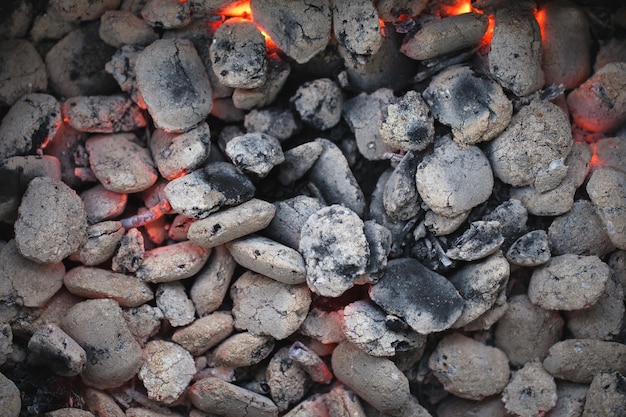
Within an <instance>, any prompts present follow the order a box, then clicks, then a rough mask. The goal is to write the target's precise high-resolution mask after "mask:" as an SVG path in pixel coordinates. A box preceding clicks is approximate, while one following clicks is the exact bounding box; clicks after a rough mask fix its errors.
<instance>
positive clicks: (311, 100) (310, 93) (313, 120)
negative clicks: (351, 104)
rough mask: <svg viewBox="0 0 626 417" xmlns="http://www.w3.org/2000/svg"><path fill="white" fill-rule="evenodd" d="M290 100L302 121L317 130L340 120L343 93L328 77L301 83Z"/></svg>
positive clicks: (328, 127)
mask: <svg viewBox="0 0 626 417" xmlns="http://www.w3.org/2000/svg"><path fill="white" fill-rule="evenodd" d="M290 102H291V104H292V106H293V107H294V108H295V110H296V111H297V112H298V114H299V115H300V118H301V119H302V122H303V123H305V124H307V125H309V126H311V127H314V128H316V129H319V130H326V129H330V128H331V127H333V126H335V125H336V124H337V123H339V120H341V111H342V110H343V93H342V92H341V89H340V88H339V86H338V85H337V84H336V83H335V82H334V81H332V80H330V79H328V78H321V79H318V80H314V81H310V82H306V83H304V84H302V85H301V86H300V87H299V88H298V90H297V91H296V93H295V94H294V95H293V96H292V97H291V99H290Z"/></svg>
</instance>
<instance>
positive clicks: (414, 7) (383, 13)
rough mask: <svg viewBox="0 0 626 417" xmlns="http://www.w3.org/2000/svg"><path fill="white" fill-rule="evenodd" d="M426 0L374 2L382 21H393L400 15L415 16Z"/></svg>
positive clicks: (382, 0) (385, 0)
mask: <svg viewBox="0 0 626 417" xmlns="http://www.w3.org/2000/svg"><path fill="white" fill-rule="evenodd" d="M426 3H428V2H427V1H426V0H409V1H406V0H380V1H379V2H378V3H376V9H377V10H378V16H379V17H380V18H381V19H382V20H384V21H395V20H398V19H399V18H400V16H401V15H403V14H405V15H407V16H417V15H418V14H420V12H421V11H422V10H424V7H426Z"/></svg>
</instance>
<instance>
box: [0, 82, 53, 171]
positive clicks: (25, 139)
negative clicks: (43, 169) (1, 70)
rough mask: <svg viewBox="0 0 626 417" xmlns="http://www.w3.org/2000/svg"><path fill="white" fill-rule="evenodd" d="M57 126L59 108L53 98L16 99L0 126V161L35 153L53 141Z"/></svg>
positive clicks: (24, 97)
mask: <svg viewBox="0 0 626 417" xmlns="http://www.w3.org/2000/svg"><path fill="white" fill-rule="evenodd" d="M0 77H1V75H0ZM60 125H61V105H60V104H59V102H58V101H57V99H56V98H54V97H52V96H51V95H48V94H26V95H24V96H22V97H20V98H19V100H17V101H15V103H14V104H13V105H12V106H11V109H9V111H8V113H7V114H6V115H5V116H4V117H3V118H2V124H0V160H2V159H5V158H8V157H10V156H15V155H26V154H29V153H32V152H35V151H36V150H37V149H39V148H41V147H42V146H45V144H47V142H49V141H50V140H52V138H54V136H55V135H56V133H57V132H58V130H59V127H60Z"/></svg>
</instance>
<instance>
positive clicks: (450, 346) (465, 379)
mask: <svg viewBox="0 0 626 417" xmlns="http://www.w3.org/2000/svg"><path fill="white" fill-rule="evenodd" d="M428 367H429V368H430V369H431V370H432V371H433V374H434V375H435V376H436V377H437V379H438V380H439V382H441V383H442V384H443V387H444V389H445V390H446V391H448V392H450V393H452V394H454V395H456V396H458V397H461V398H466V399H469V400H482V399H483V398H485V397H488V396H490V395H494V394H497V393H499V392H502V390H503V389H504V387H505V386H506V384H507V383H508V381H509V361H508V359H507V357H506V355H505V354H504V352H502V351H501V350H500V349H498V348H494V347H491V346H486V345H484V344H483V343H481V342H478V341H476V340H474V339H470V338H469V337H467V336H463V335H461V334H459V333H453V334H451V335H449V336H446V337H444V338H443V339H442V340H441V341H440V342H439V344H438V345H437V348H436V349H435V351H434V352H433V353H432V355H431V356H430V359H429V360H428Z"/></svg>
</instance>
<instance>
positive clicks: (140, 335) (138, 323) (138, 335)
mask: <svg viewBox="0 0 626 417" xmlns="http://www.w3.org/2000/svg"><path fill="white" fill-rule="evenodd" d="M123 315H124V320H126V324H127V325H128V330H130V332H131V333H132V334H133V336H134V338H135V340H137V342H138V343H139V344H140V345H141V346H142V347H143V346H145V345H146V343H147V342H148V339H149V338H150V337H152V336H154V335H155V334H157V333H158V331H159V329H160V328H161V321H162V320H163V312H162V311H161V309H159V308H158V307H151V306H149V305H148V304H142V305H141V306H139V307H137V308H129V309H126V310H124V312H123Z"/></svg>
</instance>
